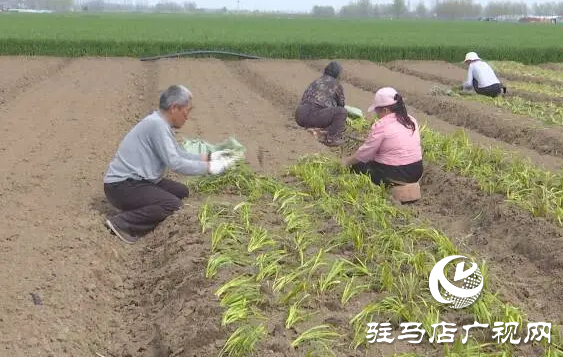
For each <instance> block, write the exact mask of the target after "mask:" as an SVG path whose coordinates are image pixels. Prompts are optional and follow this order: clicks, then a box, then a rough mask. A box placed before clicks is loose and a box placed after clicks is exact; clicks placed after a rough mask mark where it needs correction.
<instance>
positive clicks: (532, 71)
mask: <svg viewBox="0 0 563 357" xmlns="http://www.w3.org/2000/svg"><path fill="white" fill-rule="evenodd" d="M489 64H490V65H491V67H493V68H494V69H495V70H496V71H498V72H499V73H507V74H517V75H519V76H521V77H529V78H535V79H537V78H544V79H548V80H550V81H554V82H561V83H563V72H560V71H556V70H551V69H547V68H542V67H538V66H529V65H524V64H522V63H519V62H512V61H490V62H489Z"/></svg>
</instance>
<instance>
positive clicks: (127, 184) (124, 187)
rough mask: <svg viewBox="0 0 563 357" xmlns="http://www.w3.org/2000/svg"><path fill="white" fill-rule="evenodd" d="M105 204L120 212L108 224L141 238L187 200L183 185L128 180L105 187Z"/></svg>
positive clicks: (171, 182)
mask: <svg viewBox="0 0 563 357" xmlns="http://www.w3.org/2000/svg"><path fill="white" fill-rule="evenodd" d="M104 192H105V194H106V197H107V199H108V201H109V202H110V203H111V204H112V205H113V206H114V207H116V208H118V209H120V210H121V211H122V212H120V213H118V214H117V215H115V216H113V217H112V218H111V219H110V220H111V222H112V223H113V224H114V225H115V226H116V228H118V229H122V230H124V231H126V232H127V233H129V234H132V235H136V236H140V235H144V234H146V233H148V232H150V231H151V230H153V229H154V228H155V227H156V226H157V225H158V224H159V223H160V222H162V221H163V220H164V219H165V218H166V217H168V216H170V215H171V214H172V213H174V211H176V210H178V209H179V208H180V207H181V206H182V199H183V198H186V197H188V195H189V191H188V187H187V186H186V185H183V184H181V183H179V182H176V181H172V180H167V179H162V180H161V181H160V182H159V183H157V184H154V183H152V182H150V181H145V180H132V179H128V180H125V181H121V182H116V183H106V184H104Z"/></svg>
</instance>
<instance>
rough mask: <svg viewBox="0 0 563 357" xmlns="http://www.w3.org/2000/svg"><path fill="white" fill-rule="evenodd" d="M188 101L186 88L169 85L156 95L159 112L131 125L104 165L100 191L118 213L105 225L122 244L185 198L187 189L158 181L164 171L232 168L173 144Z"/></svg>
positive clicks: (134, 238) (194, 172) (201, 172)
mask: <svg viewBox="0 0 563 357" xmlns="http://www.w3.org/2000/svg"><path fill="white" fill-rule="evenodd" d="M191 102H192V94H191V92H190V91H189V90H188V89H187V88H186V87H184V86H179V85H173V86H170V87H169V88H168V89H167V90H166V91H165V92H164V93H162V95H161V96H160V105H159V110H156V111H154V112H153V113H151V114H149V115H148V116H147V117H145V118H144V119H143V120H141V121H140V122H139V123H138V124H137V125H135V127H134V128H133V129H132V130H131V131H130V132H129V133H128V134H127V135H126V136H125V138H124V139H123V141H122V142H121V143H120V144H119V148H118V150H117V153H116V154H115V156H114V158H113V159H112V161H111V162H110V164H109V167H108V169H107V172H106V174H105V176H104V192H105V195H106V197H107V199H108V201H109V202H110V203H111V204H112V205H113V206H115V207H116V208H118V209H120V210H121V211H122V212H120V213H119V214H117V215H115V216H113V217H111V218H109V219H107V220H106V226H107V227H108V228H110V229H111V231H112V232H113V233H114V234H115V235H117V236H118V237H119V238H120V239H122V240H123V241H124V242H126V243H134V242H135V241H137V239H138V236H140V235H144V234H146V233H148V232H150V231H151V230H153V229H154V228H155V227H156V226H157V225H158V224H159V223H160V222H161V221H163V220H164V219H165V218H166V217H168V216H169V215H171V214H172V213H174V212H175V211H177V210H178V209H179V208H180V207H181V206H182V199H183V198H186V197H187V196H188V194H189V192H188V187H187V186H186V185H184V184H181V183H179V182H175V181H172V180H169V179H166V178H163V176H164V174H165V170H166V169H167V168H170V169H171V170H172V171H174V172H177V173H181V174H184V175H204V174H206V173H210V174H220V173H222V172H223V171H224V170H225V169H227V168H228V167H229V166H230V165H231V164H233V163H234V159H218V160H214V158H215V156H211V155H196V154H190V153H188V152H186V151H185V150H184V149H183V148H182V147H181V146H180V145H179V144H178V143H177V142H176V140H175V139H174V134H173V132H172V129H173V128H181V127H182V126H183V125H184V123H185V122H186V121H187V119H188V116H189V113H190V110H191V108H192V103H191ZM214 155H215V153H214Z"/></svg>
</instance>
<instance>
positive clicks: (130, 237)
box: [106, 219, 139, 244]
mask: <svg viewBox="0 0 563 357" xmlns="http://www.w3.org/2000/svg"><path fill="white" fill-rule="evenodd" d="M106 227H108V228H109V229H110V231H111V233H113V234H115V235H116V236H117V237H118V238H119V239H121V240H122V241H124V242H125V243H128V244H133V243H135V242H136V241H137V240H138V239H139V238H138V237H135V236H133V235H131V234H128V233H127V232H125V231H123V230H121V229H118V228H117V227H115V225H114V224H113V223H112V222H111V221H110V220H109V219H106Z"/></svg>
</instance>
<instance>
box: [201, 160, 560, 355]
mask: <svg viewBox="0 0 563 357" xmlns="http://www.w3.org/2000/svg"><path fill="white" fill-rule="evenodd" d="M290 174H291V176H292V177H294V178H298V179H299V182H297V183H295V182H294V183H293V184H292V185H288V184H284V183H282V182H280V181H277V180H274V179H272V178H267V177H260V176H257V175H255V174H253V173H252V172H251V171H250V169H249V168H248V167H245V166H242V167H241V168H239V170H237V171H232V172H230V173H228V174H227V175H224V176H221V177H217V178H214V179H212V180H207V181H201V182H200V183H199V190H200V191H202V192H207V193H213V192H220V191H224V190H226V189H227V190H231V191H232V192H235V193H238V194H239V195H242V196H245V197H246V200H245V201H243V202H242V203H238V204H237V205H236V206H234V207H233V208H232V209H225V207H221V206H213V205H211V204H206V205H204V206H203V207H202V210H201V213H200V221H201V224H202V229H204V230H209V229H211V230H212V238H211V245H212V250H213V255H212V257H211V258H210V260H209V264H208V272H207V274H208V276H209V277H213V276H215V275H216V274H217V272H218V271H219V269H220V268H226V267H227V266H229V269H228V270H229V271H231V272H233V271H236V272H237V273H238V274H239V275H238V276H236V277H235V278H234V279H233V280H231V281H229V282H227V283H225V284H224V285H223V286H222V287H221V288H220V289H219V290H218V291H217V295H218V296H219V297H220V298H221V304H222V305H223V306H224V307H225V308H226V309H227V310H226V311H225V313H224V315H223V320H222V324H223V325H229V324H233V323H237V324H238V325H239V327H238V328H237V329H236V330H235V332H234V333H233V334H232V335H231V337H230V338H229V339H228V340H227V342H226V344H225V347H224V349H223V350H222V354H227V355H231V356H242V355H248V354H250V353H251V351H253V349H254V347H255V345H256V343H257V342H259V341H260V340H262V339H264V338H265V337H266V335H267V328H266V322H265V319H266V313H264V311H261V310H260V308H261V307H262V306H264V301H265V300H267V301H268V302H269V305H271V304H276V305H278V306H285V309H286V311H287V312H286V314H285V315H284V316H285V317H284V320H285V321H284V323H285V327H286V328H288V329H299V330H300V331H301V333H300V334H299V335H298V336H297V337H296V338H295V340H294V341H293V342H292V343H291V345H292V347H294V348H298V347H303V348H305V346H309V347H310V348H312V349H310V350H308V351H307V352H308V353H310V354H311V355H312V354H313V353H318V354H320V355H329V354H331V351H333V350H334V348H333V346H334V345H336V344H338V345H340V344H342V343H343V342H344V340H345V339H346V337H348V339H349V340H350V342H349V347H351V348H358V347H360V346H361V345H363V346H366V347H367V345H368V343H367V340H366V331H367V322H370V321H380V322H384V321H391V322H393V323H394V324H395V325H397V324H398V323H400V322H402V321H411V322H412V321H420V322H421V323H422V324H423V328H424V330H425V331H426V332H427V333H428V335H429V336H432V335H434V329H433V327H432V326H431V325H432V324H433V323H438V322H439V321H440V316H441V314H443V312H444V311H445V310H444V308H443V307H442V306H440V305H439V304H436V303H434V301H433V299H432V298H431V297H430V295H429V292H428V289H427V286H428V282H427V280H426V279H425V277H427V276H428V274H429V272H430V269H431V268H432V266H433V265H434V264H435V262H436V261H438V260H439V259H441V258H442V257H445V256H447V255H452V254H457V251H456V249H455V247H454V246H453V245H452V243H451V242H450V241H449V240H448V239H447V238H446V237H444V236H443V235H442V234H441V233H440V232H438V231H436V230H434V229H431V228H424V227H423V226H420V225H416V224H414V222H413V221H412V220H410V218H409V216H408V214H407V213H405V212H401V211H400V210H398V209H397V208H396V207H394V206H392V205H390V204H389V201H388V200H387V198H386V197H387V195H386V192H385V191H384V189H383V188H381V187H379V186H375V185H372V184H371V183H370V182H369V180H368V179H367V177H365V176H362V175H353V174H350V173H349V172H346V171H345V170H343V168H342V167H340V166H339V164H338V163H336V162H334V161H331V160H330V159H328V158H323V157H319V156H314V157H311V158H305V159H303V160H302V161H300V162H299V163H298V164H297V165H295V166H293V167H292V168H291V170H290ZM303 185H304V187H303ZM265 200H267V201H269V202H270V203H271V204H273V205H274V206H275V209H276V211H277V212H278V213H279V214H281V215H282V217H283V219H284V221H285V227H283V230H277V229H273V230H272V229H270V230H268V229H267V228H265V227H262V226H257V225H256V223H258V222H263V220H264V218H263V217H262V216H261V215H260V211H261V210H263V209H264V208H263V207H264V206H263V204H264V201H265ZM322 221H333V222H334V223H335V224H337V225H338V227H339V229H338V230H337V231H338V232H337V233H334V234H333V235H328V236H326V235H324V234H322V233H320V232H315V223H318V222H322ZM233 266H234V267H236V269H233ZM480 268H481V271H482V272H483V275H484V279H485V282H487V274H486V272H487V270H486V266H485V265H483V264H481V266H480ZM487 287H488V285H487V283H486V285H485V289H484V294H483V297H482V298H481V299H479V300H478V302H477V303H475V304H474V305H473V306H472V307H471V308H470V310H469V311H470V312H471V313H472V314H473V315H474V316H475V317H476V320H477V321H479V322H481V323H483V322H484V323H489V324H491V325H492V323H494V321H517V322H520V326H521V327H520V330H521V329H522V322H523V320H524V317H523V315H522V314H521V312H520V311H519V310H518V309H517V308H514V307H512V306H510V305H506V304H504V303H502V302H501V301H500V300H499V299H498V298H497V297H496V296H494V295H491V294H490V293H488V292H487ZM265 292H267V293H265ZM335 293H336V294H338V296H339V299H338V300H339V301H340V304H341V305H342V307H343V308H344V307H346V305H348V304H349V303H350V302H352V301H354V300H356V301H364V300H370V301H374V302H372V303H369V304H367V305H366V306H365V308H364V309H363V310H360V311H356V313H354V314H352V315H351V316H350V324H351V326H350V327H352V328H351V330H352V331H353V332H352V333H349V332H348V333H346V331H349V329H346V327H344V331H345V332H339V331H337V330H336V329H335V328H334V327H331V326H330V325H329V324H326V323H323V322H320V321H319V320H318V319H316V318H315V312H317V313H318V311H308V310H311V309H312V308H313V306H312V305H311V303H312V302H314V301H315V300H318V299H321V298H322V296H325V298H329V297H330V296H333V294H335ZM264 295H266V296H264ZM271 308H272V307H271V306H269V309H271ZM317 316H318V314H317ZM374 318H375V319H374ZM301 326H303V328H300V327H301ZM341 328H342V327H341ZM554 331H555V330H554ZM439 332H440V331H437V333H439ZM331 345H332V346H331ZM498 348H499V346H497V347H496V349H498ZM511 348H512V347H511V345H509V344H508V345H504V346H500V353H505V354H507V353H510V350H511ZM552 349H553V341H552V345H551V346H546V353H549V354H551V355H553V352H550V351H552ZM492 350H495V346H493V344H491V343H490V342H486V341H483V338H481V339H479V338H475V337H473V336H472V337H471V340H470V341H469V342H468V343H467V344H462V343H460V342H459V341H457V342H456V343H455V344H454V345H453V346H448V345H445V346H444V354H445V355H448V356H450V355H460V354H463V355H473V354H476V353H481V355H482V354H483V353H484V352H485V351H488V352H490V351H492Z"/></svg>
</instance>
